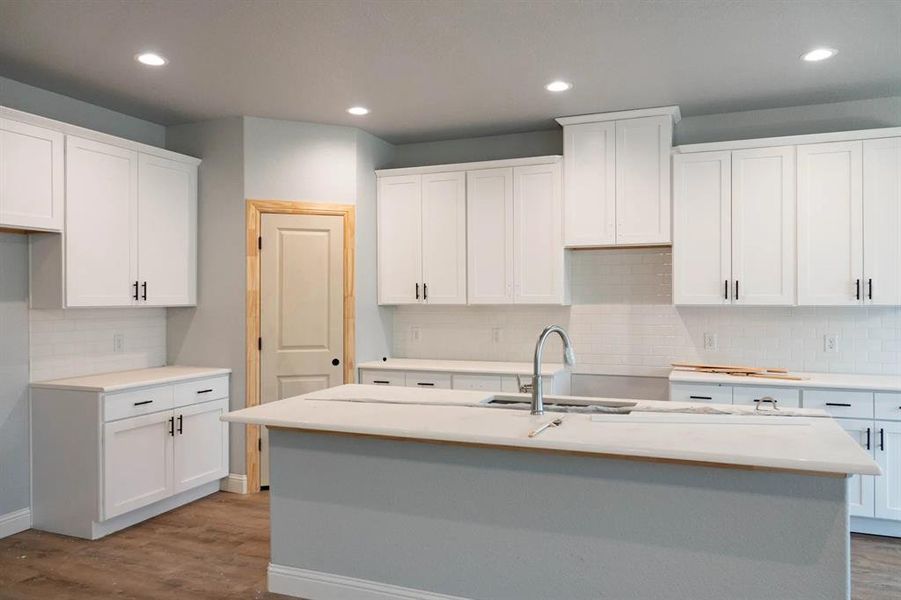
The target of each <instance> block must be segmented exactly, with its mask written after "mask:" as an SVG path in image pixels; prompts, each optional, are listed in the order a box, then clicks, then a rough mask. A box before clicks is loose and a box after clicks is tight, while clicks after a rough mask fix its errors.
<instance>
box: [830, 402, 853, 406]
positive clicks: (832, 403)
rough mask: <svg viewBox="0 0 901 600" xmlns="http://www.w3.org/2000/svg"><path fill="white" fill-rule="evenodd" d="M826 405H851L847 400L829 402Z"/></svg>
mask: <svg viewBox="0 0 901 600" xmlns="http://www.w3.org/2000/svg"><path fill="white" fill-rule="evenodd" d="M826 406H851V405H850V404H848V403H847V402H827V403H826Z"/></svg>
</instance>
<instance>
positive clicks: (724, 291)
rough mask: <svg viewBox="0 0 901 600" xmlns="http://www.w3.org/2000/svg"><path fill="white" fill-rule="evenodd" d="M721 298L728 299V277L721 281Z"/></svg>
mask: <svg viewBox="0 0 901 600" xmlns="http://www.w3.org/2000/svg"><path fill="white" fill-rule="evenodd" d="M723 299H725V300H728V299H729V280H728V279H726V280H725V281H723Z"/></svg>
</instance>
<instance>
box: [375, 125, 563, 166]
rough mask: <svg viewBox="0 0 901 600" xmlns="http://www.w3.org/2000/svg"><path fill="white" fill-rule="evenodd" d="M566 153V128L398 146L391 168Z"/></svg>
mask: <svg viewBox="0 0 901 600" xmlns="http://www.w3.org/2000/svg"><path fill="white" fill-rule="evenodd" d="M562 153H563V130H562V129H560V128H557V129H552V130H550V131H530V132H527V133H512V134H508V135H491V136H485V137H476V138H463V139H457V140H444V141H439V142H420V143H416V144H400V145H398V146H395V156H394V160H393V161H391V165H390V166H392V167H418V166H422V165H444V164H451V163H459V162H470V161H478V160H498V159H503V158H523V157H526V156H545V155H548V154H562Z"/></svg>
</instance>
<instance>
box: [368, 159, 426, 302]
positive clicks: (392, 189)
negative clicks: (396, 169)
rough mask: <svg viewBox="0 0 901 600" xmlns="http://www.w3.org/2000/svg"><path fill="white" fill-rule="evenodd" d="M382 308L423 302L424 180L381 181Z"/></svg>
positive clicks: (417, 177) (416, 177) (411, 177)
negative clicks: (384, 305)
mask: <svg viewBox="0 0 901 600" xmlns="http://www.w3.org/2000/svg"><path fill="white" fill-rule="evenodd" d="M378 244H379V246H378V263H379V265H378V271H379V274H378V279H379V281H378V290H379V304H415V303H417V302H419V301H420V299H421V298H422V289H421V288H422V176H421V175H400V176H395V177H380V178H379V191H378Z"/></svg>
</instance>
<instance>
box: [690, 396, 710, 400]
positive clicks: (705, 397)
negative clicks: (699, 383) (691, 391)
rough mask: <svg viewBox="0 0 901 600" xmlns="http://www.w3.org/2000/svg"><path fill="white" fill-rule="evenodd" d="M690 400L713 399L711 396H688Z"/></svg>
mask: <svg viewBox="0 0 901 600" xmlns="http://www.w3.org/2000/svg"><path fill="white" fill-rule="evenodd" d="M689 398H691V399H692V400H713V397H712V396H689Z"/></svg>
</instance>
